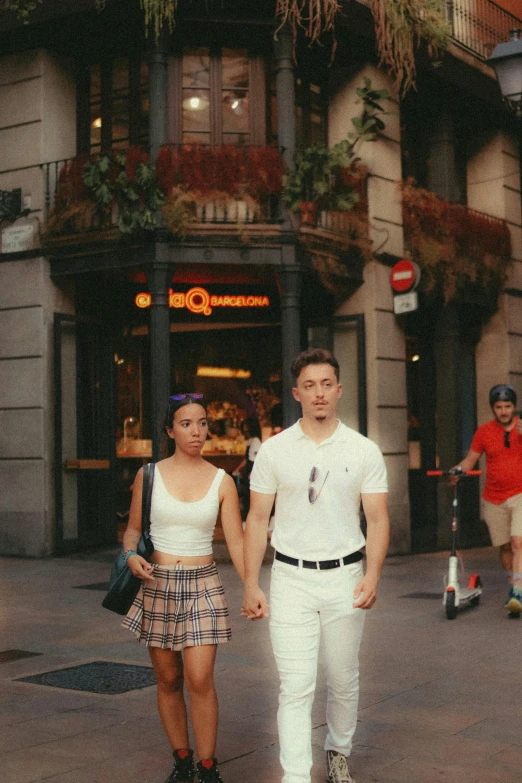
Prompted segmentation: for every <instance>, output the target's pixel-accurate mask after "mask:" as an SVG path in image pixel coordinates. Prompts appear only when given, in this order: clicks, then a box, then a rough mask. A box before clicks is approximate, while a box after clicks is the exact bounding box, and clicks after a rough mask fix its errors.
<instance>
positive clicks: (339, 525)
mask: <svg viewBox="0 0 522 783" xmlns="http://www.w3.org/2000/svg"><path fill="white" fill-rule="evenodd" d="M313 467H315V468H318V473H319V475H318V478H317V480H316V481H315V482H314V484H313V486H314V487H315V488H316V491H317V492H319V490H321V487H322V490H321V493H320V495H319V497H318V498H317V500H316V502H315V503H310V502H309V500H308V490H309V487H310V483H309V478H310V472H311V470H312V468H313ZM327 473H328V477H327V478H326V481H325V482H324V479H325V476H326V474H327ZM323 482H324V486H323ZM250 489H251V490H254V492H260V493H262V494H265V495H273V494H275V495H276V507H275V520H274V532H273V533H272V541H271V543H272V546H273V547H274V549H277V551H278V552H282V553H283V554H284V555H289V556H290V557H297V558H299V559H303V560H332V559H334V558H339V557H344V555H349V554H351V553H352V552H356V551H357V550H358V549H361V547H363V546H364V544H365V539H364V536H363V534H362V531H361V527H360V520H359V508H360V502H361V494H363V493H370V492H387V491H388V482H387V479H386V467H385V465H384V459H383V456H382V454H381V452H380V450H379V448H378V446H377V445H376V444H375V443H374V442H373V441H371V440H369V439H368V438H365V437H364V435H360V434H359V433H358V432H356V431H355V430H352V429H350V428H349V427H346V425H344V424H342V423H341V422H339V424H338V427H337V429H336V430H335V432H334V433H333V435H331V437H329V438H327V439H326V440H324V441H323V442H322V443H319V444H316V443H314V441H313V440H312V439H311V438H309V437H308V436H307V435H305V434H304V432H303V430H302V429H301V424H300V421H298V422H296V424H294V425H293V426H292V427H289V428H288V429H286V430H283V432H280V433H278V434H277V435H274V436H273V437H272V438H269V439H268V440H267V441H265V442H264V443H263V445H262V446H261V448H260V450H259V452H258V454H257V457H256V461H255V462H254V468H253V470H252V475H251V478H250Z"/></svg>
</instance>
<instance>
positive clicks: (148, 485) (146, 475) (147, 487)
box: [141, 462, 156, 533]
mask: <svg viewBox="0 0 522 783" xmlns="http://www.w3.org/2000/svg"><path fill="white" fill-rule="evenodd" d="M155 467H156V466H155V464H154V462H149V464H148V465H145V467H144V468H143V489H142V493H141V531H142V533H143V532H148V531H149V530H150V506H151V503H152V487H153V485H154V468H155Z"/></svg>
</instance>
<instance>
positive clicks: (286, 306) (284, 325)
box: [277, 264, 303, 427]
mask: <svg viewBox="0 0 522 783" xmlns="http://www.w3.org/2000/svg"><path fill="white" fill-rule="evenodd" d="M277 276H278V278H279V283H280V286H281V333H282V344H283V351H282V359H283V368H282V380H283V399H282V402H283V427H290V426H291V425H292V424H294V423H295V422H296V421H297V419H298V418H299V416H300V410H301V408H300V405H299V403H298V402H297V401H296V400H295V399H294V397H293V394H292V387H293V385H294V381H293V378H292V373H291V372H290V365H291V364H292V361H293V360H294V359H295V357H296V356H297V354H298V353H300V351H301V286H302V278H303V271H302V269H301V267H299V266H297V265H296V264H287V265H284V266H282V267H280V268H279V269H278V270H277Z"/></svg>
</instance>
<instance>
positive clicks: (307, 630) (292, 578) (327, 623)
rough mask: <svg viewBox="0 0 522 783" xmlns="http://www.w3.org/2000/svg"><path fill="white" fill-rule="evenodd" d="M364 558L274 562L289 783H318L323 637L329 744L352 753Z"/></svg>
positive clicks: (273, 624)
mask: <svg viewBox="0 0 522 783" xmlns="http://www.w3.org/2000/svg"><path fill="white" fill-rule="evenodd" d="M362 575H363V569H362V564H361V563H360V562H358V563H352V564H351V565H347V566H341V567H339V568H333V569H331V570H328V571H315V570H311V569H306V568H301V567H297V566H292V565H288V564H286V563H281V562H280V561H278V560H275V561H274V564H273V566H272V581H271V587H270V638H271V640H272V647H273V650H274V655H275V659H276V663H277V668H278V670H279V678H280V681H281V685H280V694H279V710H278V713H277V721H278V728H279V743H280V751H281V754H280V760H281V766H282V767H283V772H284V775H283V780H282V783H310V781H311V777H310V771H311V769H312V736H311V732H312V703H313V700H314V693H315V684H316V678H317V659H318V653H319V643H320V641H321V640H322V644H321V649H322V653H323V657H324V663H325V667H326V677H327V686H328V701H327V707H326V722H327V726H328V735H327V737H326V742H325V750H336V751H338V752H339V753H343V754H344V755H345V756H349V755H350V751H351V748H352V737H353V734H354V732H355V727H356V724H357V705H358V700H359V646H360V642H361V636H362V630H363V625H364V611H363V610H362V609H354V608H353V607H352V603H353V591H354V589H355V585H356V584H357V582H358V581H359V580H360V579H361V578H362Z"/></svg>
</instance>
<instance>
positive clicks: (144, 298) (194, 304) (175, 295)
mask: <svg viewBox="0 0 522 783" xmlns="http://www.w3.org/2000/svg"><path fill="white" fill-rule="evenodd" d="M134 302H135V304H136V305H137V307H141V308H146V307H150V303H151V295H150V294H147V293H140V294H137V295H136V297H135V299H134ZM169 307H176V308H183V307H185V308H186V309H187V310H190V312H191V313H196V314H197V315H211V314H212V308H213V307H270V299H269V297H268V296H256V295H248V294H238V295H235V294H233V295H228V294H227V295H221V294H219V295H218V294H209V292H208V291H207V290H206V289H205V288H200V287H199V286H196V287H195V288H191V289H190V290H189V291H187V292H186V293H182V292H180V291H173V290H172V288H170V289H169Z"/></svg>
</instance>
